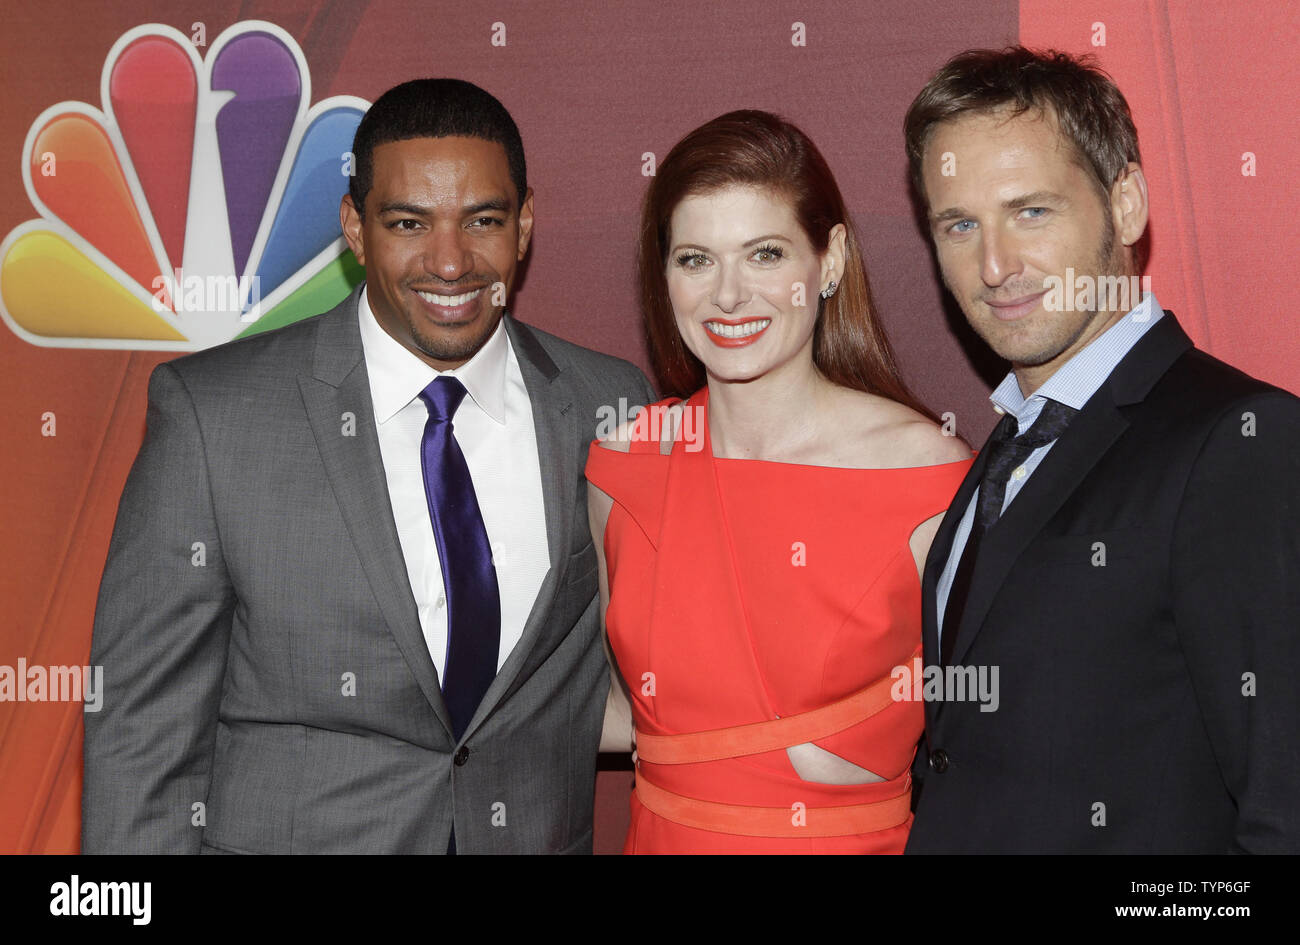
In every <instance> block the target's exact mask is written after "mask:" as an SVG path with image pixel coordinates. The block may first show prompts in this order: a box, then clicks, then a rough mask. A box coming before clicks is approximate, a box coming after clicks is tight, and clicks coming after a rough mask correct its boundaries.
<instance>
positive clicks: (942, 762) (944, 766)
mask: <svg viewBox="0 0 1300 945" xmlns="http://www.w3.org/2000/svg"><path fill="white" fill-rule="evenodd" d="M930 767H931V768H933V769H934V772H935V774H943V773H944V772H945V771H947V770H948V753H947V752H946V751H944V750H943V749H942V748H936V749H935V750H934V751H932V752H930Z"/></svg>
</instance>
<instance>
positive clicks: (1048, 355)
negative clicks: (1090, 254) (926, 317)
mask: <svg viewBox="0 0 1300 945" xmlns="http://www.w3.org/2000/svg"><path fill="white" fill-rule="evenodd" d="M1103 219H1104V220H1105V230H1104V232H1103V233H1102V239H1101V245H1100V246H1099V247H1098V251H1097V254H1096V256H1095V257H1094V258H1093V265H1092V271H1091V272H1089V273H1087V276H1086V277H1087V278H1091V279H1092V280H1093V281H1094V286H1093V289H1094V292H1093V307H1092V309H1090V310H1089V311H1090V313H1091V315H1092V317H1091V318H1088V319H1087V320H1085V321H1083V322H1081V323H1080V324H1078V325H1077V326H1074V328H1073V329H1072V330H1071V331H1070V333H1069V335H1068V336H1066V337H1065V338H1063V339H1061V338H1051V339H1049V340H1048V343H1047V345H1046V346H1045V347H1044V349H1042V350H1041V351H1038V352H1036V353H1033V354H1029V355H1025V354H1019V355H1017V354H1016V353H1015V352H1007V351H1000V350H998V345H997V344H995V341H997V340H998V339H997V338H990V337H989V334H992V333H991V332H990V333H987V334H986V333H985V332H984V331H981V330H980V329H981V326H982V325H983V324H986V323H984V322H979V321H977V320H975V319H973V318H971V316H970V313H969V312H967V313H966V321H967V322H968V323H969V324H970V326H971V328H973V329H974V330H975V333H976V334H977V335H979V336H980V338H981V339H983V341H984V343H985V344H986V345H988V346H989V347H990V348H991V349H992V350H993V353H994V354H996V355H997V356H998V357H1000V358H1002V359H1003V360H1006V361H1009V362H1011V363H1012V364H1013V365H1017V366H1024V367H1038V366H1040V365H1043V364H1046V363H1048V362H1049V361H1051V360H1052V359H1054V358H1056V357H1059V356H1060V355H1061V353H1062V352H1064V351H1068V350H1069V349H1070V348H1071V347H1073V345H1074V344H1075V342H1077V341H1078V340H1079V338H1080V337H1081V336H1082V335H1083V333H1084V332H1085V331H1087V330H1088V328H1089V327H1090V326H1091V325H1092V324H1093V323H1094V322H1095V321H1096V318H1097V314H1098V309H1097V305H1098V304H1099V303H1100V302H1101V292H1100V279H1101V277H1102V276H1103V275H1107V274H1118V272H1119V270H1120V269H1121V268H1123V267H1120V266H1116V265H1115V262H1116V261H1115V260H1114V259H1113V256H1114V253H1115V221H1114V220H1112V219H1111V217H1110V212H1109V208H1108V207H1107V208H1106V210H1105V212H1104V217H1103ZM1112 270H1113V272H1112ZM1059 277H1060V278H1061V279H1064V278H1065V273H1060V274H1059ZM1075 278H1076V279H1078V278H1079V275H1078V273H1077V272H1076V274H1075ZM945 284H946V280H945ZM1044 288H1045V286H1039V287H1038V288H1036V289H1035V290H1034V291H1036V292H1037V291H1041V290H1042V289H1044ZM1066 289H1067V290H1068V291H1070V292H1073V291H1074V287H1073V286H1066ZM948 290H949V291H950V292H951V291H952V287H951V286H949V287H948ZM972 305H974V306H983V305H984V303H983V302H982V301H981V300H979V299H975V300H973V302H972ZM976 310H977V311H978V309H976Z"/></svg>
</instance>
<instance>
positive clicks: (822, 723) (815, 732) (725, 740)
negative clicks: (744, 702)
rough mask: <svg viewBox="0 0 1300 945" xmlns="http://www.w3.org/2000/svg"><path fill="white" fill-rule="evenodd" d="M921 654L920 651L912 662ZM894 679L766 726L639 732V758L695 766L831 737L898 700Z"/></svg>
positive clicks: (768, 723)
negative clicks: (678, 732)
mask: <svg viewBox="0 0 1300 945" xmlns="http://www.w3.org/2000/svg"><path fill="white" fill-rule="evenodd" d="M920 652H921V648H920V647H917V648H916V651H915V652H913V654H912V656H911V657H909V661H910V660H911V659H915V657H916V656H917V655H919V654H920ZM893 686H894V677H893V675H892V674H891V675H888V676H885V677H882V678H881V679H878V680H877V681H876V682H874V683H872V684H871V685H869V686H867V687H866V688H865V689H860V690H858V691H857V692H855V693H853V695H851V696H846V697H845V698H843V699H840V700H839V701H838V702H832V703H831V704H830V705H825V706H822V707H821V708H818V709H812V710H810V711H808V712H800V713H799V714H798V715H787V716H785V717H784V718H779V719H769V720H767V721H763V722H750V723H748V724H746V725H734V726H732V727H730V728H717V729H713V730H711V731H708V732H683V733H681V734H678V735H647V734H645V733H644V732H641V731H638V732H637V733H636V756H637V758H639V759H641V760H642V761H648V762H650V763H651V764H657V765H682V764H695V763H699V762H704V761H721V760H722V759H724V758H739V757H741V756H744V755H756V754H759V753H760V752H765V751H775V750H776V749H778V748H789V747H790V746H792V745H802V744H804V743H805V742H813V741H817V740H818V739H820V738H826V737H828V736H830V735H834V734H835V733H837V732H842V731H844V730H845V729H846V728H850V727H851V726H854V725H857V724H858V723H859V722H865V721H866V720H867V719H869V718H871V717H872V716H873V715H875V714H876V713H878V712H882V711H884V709H886V708H887V707H888V706H889V705H890V704H891V703H893V702H894V701H895V700H894V698H893V694H892V690H893Z"/></svg>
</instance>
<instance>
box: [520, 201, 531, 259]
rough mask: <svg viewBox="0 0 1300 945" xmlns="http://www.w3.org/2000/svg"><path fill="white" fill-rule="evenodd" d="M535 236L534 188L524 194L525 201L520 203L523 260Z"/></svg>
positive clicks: (521, 255)
mask: <svg viewBox="0 0 1300 945" xmlns="http://www.w3.org/2000/svg"><path fill="white" fill-rule="evenodd" d="M532 238H533V188H531V187H529V188H528V193H526V194H524V200H523V203H521V204H520V205H519V256H518V258H519V259H520V260H522V259H523V258H524V256H525V255H526V254H527V253H528V244H529V242H530V241H531V240H532Z"/></svg>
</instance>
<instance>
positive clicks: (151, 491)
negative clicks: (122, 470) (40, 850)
mask: <svg viewBox="0 0 1300 945" xmlns="http://www.w3.org/2000/svg"><path fill="white" fill-rule="evenodd" d="M354 154H355V157H356V176H355V177H354V178H353V179H352V180H351V182H350V193H349V195H348V196H346V197H344V198H343V205H342V208H341V220H342V227H343V231H344V235H345V236H346V238H347V241H348V243H349V245H350V246H351V248H352V250H353V251H354V252H355V254H356V256H357V258H358V260H360V261H361V262H362V263H363V265H364V266H365V268H366V282H365V284H364V286H363V287H361V288H359V289H358V291H357V292H354V293H353V294H352V296H351V297H350V298H348V299H347V300H346V301H344V302H343V303H342V304H340V305H339V306H338V307H337V308H335V309H334V310H332V311H330V312H327V313H325V314H323V315H320V316H317V317H316V318H313V319H309V320H307V321H304V322H300V323H298V324H295V325H292V326H289V327H287V328H285V329H282V330H280V331H276V332H271V333H268V334H265V335H261V336H258V337H254V338H251V339H248V340H245V341H240V342H236V343H234V344H229V345H224V346H222V347H219V348H215V349H212V350H209V351H205V352H202V353H199V354H196V355H193V356H190V357H186V358H182V359H180V360H178V361H174V362H171V363H169V364H163V365H160V366H159V367H158V369H157V370H156V371H155V372H154V375H153V377H152V379H151V382H150V391H149V399H150V404H149V421H148V427H149V428H148V434H147V437H146V440H145V443H144V446H143V447H142V449H141V451H140V455H139V457H138V458H137V460H136V463H135V466H134V468H133V469H132V471H131V476H130V479H129V480H128V482H127V486H126V490H125V492H124V494H123V497H122V502H121V507H120V509H119V512H118V520H117V525H116V528H115V530H114V534H113V541H112V545H111V548H110V551H109V559H108V565H107V568H106V570H105V574H104V580H103V585H102V588H101V591H100V599H99V607H98V611H97V613H96V619H95V629H94V641H93V645H92V654H91V658H92V661H93V662H94V663H96V664H102V665H103V667H104V677H105V686H106V690H107V693H111V695H107V696H106V699H105V702H104V708H103V711H101V712H99V713H96V714H93V717H92V715H88V716H87V725H86V742H85V790H84V800H83V833H82V846H83V850H85V851H88V852H119V851H140V852H191V853H196V852H234V853H254V852H255V853H288V852H424V853H442V852H447V851H448V850H449V849H451V850H453V851H459V852H462V853H464V852H475V853H477V852H526V853H530V852H536V853H542V852H552V853H581V852H590V851H591V846H592V813H593V794H594V788H595V765H596V752H597V745H598V741H599V737H600V728H601V719H602V717H603V711H604V705H605V696H606V691H607V688H608V679H609V675H608V669H607V666H606V662H605V656H604V653H603V650H602V647H601V643H600V634H599V607H598V604H597V600H596V595H597V569H596V556H595V551H594V549H593V547H592V543H591V536H590V533H589V531H588V529H587V525H586V483H585V480H584V478H583V476H582V463H583V460H584V457H585V455H586V448H587V445H588V443H589V442H590V441H591V440H592V439H593V438H594V437H595V433H596V427H597V421H598V419H599V418H601V417H602V415H605V414H607V413H608V411H609V410H611V409H614V407H613V405H616V404H619V402H620V399H621V398H622V399H625V400H626V402H628V403H631V404H642V403H646V402H648V401H649V400H651V399H652V398H653V395H652V392H651V390H650V388H649V385H648V383H647V382H646V380H645V377H644V375H643V374H642V373H641V372H640V371H639V370H637V369H636V368H635V367H634V366H632V365H631V364H628V363H627V362H625V361H620V360H618V359H616V358H611V357H608V356H605V355H601V354H597V353H595V352H592V351H588V350H585V349H583V348H579V347H577V346H576V345H572V344H569V343H567V342H564V341H561V340H560V339H559V338H556V337H554V336H552V335H549V334H547V333H545V332H542V331H538V330H536V329H532V328H529V327H528V326H526V325H524V324H522V323H520V322H518V321H516V320H515V319H514V318H513V317H511V316H510V315H509V314H508V313H507V312H505V310H504V306H505V303H506V299H507V298H508V295H509V292H510V290H511V288H512V286H513V284H514V278H515V270H516V266H517V264H518V263H519V261H521V260H522V259H523V258H524V255H525V253H526V251H527V249H528V244H529V239H530V236H531V232H532V226H533V196H532V191H531V189H529V188H528V186H527V182H526V177H525V167H524V159H523V147H522V144H521V143H520V140H519V133H518V130H517V129H516V127H515V124H514V122H513V121H512V120H511V118H510V116H509V114H508V113H507V112H506V110H505V109H504V108H503V107H502V106H501V104H500V103H499V102H497V100H496V99H494V98H493V97H492V96H490V95H488V93H486V92H484V91H483V90H482V89H479V88H477V87H476V86H473V85H470V84H469V83H465V82H459V81H456V80H450V79H428V80H420V81H417V82H410V83H406V84H404V85H401V86H398V87H397V88H395V89H392V90H390V91H389V92H387V93H385V94H384V95H383V96H382V97H381V98H380V99H379V100H378V101H377V102H375V104H374V105H373V106H372V108H371V109H370V110H369V111H368V112H367V114H366V116H365V118H364V119H363V120H362V122H361V125H360V127H359V128H358V131H357V138H356V145H355V148H354ZM453 418H454V423H453V422H452V421H453Z"/></svg>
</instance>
